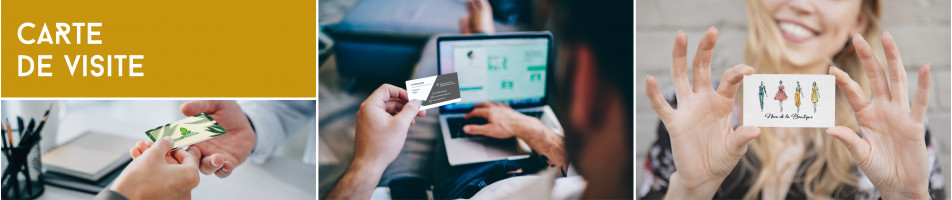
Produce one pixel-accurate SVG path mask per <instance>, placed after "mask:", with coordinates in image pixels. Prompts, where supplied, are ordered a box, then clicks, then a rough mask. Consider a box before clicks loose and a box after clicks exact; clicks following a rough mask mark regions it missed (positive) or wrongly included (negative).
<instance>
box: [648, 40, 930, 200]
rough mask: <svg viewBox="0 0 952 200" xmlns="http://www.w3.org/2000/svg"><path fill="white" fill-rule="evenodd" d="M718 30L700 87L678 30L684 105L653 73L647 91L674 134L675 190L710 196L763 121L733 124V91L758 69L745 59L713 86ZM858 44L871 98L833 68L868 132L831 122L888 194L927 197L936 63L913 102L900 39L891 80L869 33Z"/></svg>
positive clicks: (702, 63)
mask: <svg viewBox="0 0 952 200" xmlns="http://www.w3.org/2000/svg"><path fill="white" fill-rule="evenodd" d="M717 36H718V32H717V30H716V29H714V28H713V27H712V28H711V29H709V30H708V32H707V33H706V34H705V35H704V37H703V38H702V39H701V41H700V43H699V45H698V51H697V54H696V55H695V57H694V61H693V67H692V68H693V74H694V81H693V82H694V84H695V85H694V87H693V89H692V87H691V85H690V83H689V82H688V79H687V76H688V75H687V58H686V57H687V56H686V54H687V35H686V34H685V33H683V32H679V33H678V36H677V38H676V40H675V44H674V50H673V53H672V54H673V55H672V57H673V62H672V67H671V77H672V82H673V84H674V89H675V93H676V94H677V101H678V109H673V108H671V106H670V105H668V103H667V102H666V101H665V100H664V97H662V95H661V93H660V91H659V89H658V83H657V81H656V80H655V78H654V77H652V76H650V75H649V76H648V77H647V83H646V87H647V93H648V97H649V99H650V102H651V107H652V109H654V110H655V112H656V113H658V116H659V117H660V118H661V121H662V122H664V124H665V125H666V127H667V129H668V132H669V134H670V136H671V145H672V149H671V150H672V153H673V154H674V155H673V156H674V160H675V166H676V167H677V172H675V173H674V174H672V177H671V187H669V194H671V195H670V196H669V197H673V196H675V195H684V194H703V196H704V197H702V198H711V197H713V195H714V192H715V191H716V190H717V188H718V187H719V186H720V183H721V182H722V181H723V180H724V178H726V177H727V175H728V174H729V173H730V172H731V170H733V168H734V166H735V165H736V164H737V161H739V160H740V158H741V157H742V156H743V155H744V154H745V153H746V152H747V143H748V142H749V141H751V140H753V139H754V138H756V137H757V136H758V135H759V134H760V129H759V128H758V127H751V126H741V127H738V128H737V129H736V130H735V129H732V128H731V119H732V114H733V103H734V96H735V94H736V92H737V86H738V85H739V84H740V82H741V80H742V79H743V75H749V74H753V73H754V69H753V68H751V67H750V66H746V65H737V66H734V67H733V68H730V69H728V70H727V71H726V72H725V73H724V76H723V77H722V78H721V84H720V86H719V87H718V88H717V90H714V89H713V88H712V87H711V85H710V73H711V72H710V64H711V59H712V57H713V54H714V45H715V44H716V41H717ZM852 40H853V41H852V44H853V45H854V47H855V49H856V53H857V55H858V56H859V58H860V60H861V62H862V65H863V67H864V69H865V71H866V74H867V76H868V77H869V83H870V88H871V92H872V97H873V98H872V100H868V99H867V98H866V95H865V94H864V92H863V90H862V88H861V87H860V86H859V84H857V83H856V82H855V81H853V80H852V79H851V78H850V77H849V75H847V74H846V73H845V72H843V71H842V70H839V69H837V68H835V67H831V68H830V74H832V75H834V76H835V77H836V84H837V86H838V87H839V89H840V90H841V91H842V92H843V94H844V95H845V96H846V98H847V100H848V101H849V103H850V105H851V106H852V108H853V111H854V115H855V116H856V120H857V122H858V123H859V125H860V131H861V132H862V135H863V137H860V136H859V135H857V134H856V133H855V132H853V130H851V129H850V128H847V127H843V126H837V127H833V128H830V129H827V133H829V134H830V135H832V136H833V137H835V138H837V139H839V140H840V141H842V142H843V143H844V144H845V145H846V146H847V149H848V150H849V151H850V154H851V155H852V157H853V160H854V161H855V162H856V164H857V165H858V166H859V168H860V169H861V170H862V171H863V172H864V173H865V174H866V175H867V177H869V179H870V181H872V183H873V185H875V186H876V188H877V189H878V190H879V191H880V194H882V196H883V197H884V198H916V199H921V198H928V196H929V194H928V170H929V169H928V166H929V165H928V163H927V162H928V155H927V152H926V145H925V140H924V139H923V138H924V134H925V130H924V116H925V112H926V107H927V105H928V97H929V94H928V90H929V85H930V78H929V64H928V63H926V64H923V65H922V67H921V68H920V70H919V78H918V79H919V82H918V89H917V90H918V91H917V92H916V95H915V98H914V100H913V104H912V106H911V107H910V105H909V99H908V97H907V96H906V94H907V91H906V84H907V83H906V72H905V69H904V68H903V65H902V61H901V59H900V56H899V50H898V48H897V46H896V42H895V41H894V40H893V38H892V36H891V35H890V34H889V33H886V34H884V35H883V38H882V42H883V47H884V49H885V54H886V60H887V65H888V67H889V68H888V69H889V70H890V77H889V80H888V81H889V83H890V84H889V85H891V87H890V86H888V85H887V78H886V74H885V73H884V71H883V67H882V66H881V65H880V63H879V62H878V61H877V60H876V58H875V57H874V56H873V50H872V49H871V48H870V47H869V44H867V43H866V41H865V39H864V38H863V37H862V36H861V35H859V34H854V36H853V38H852Z"/></svg>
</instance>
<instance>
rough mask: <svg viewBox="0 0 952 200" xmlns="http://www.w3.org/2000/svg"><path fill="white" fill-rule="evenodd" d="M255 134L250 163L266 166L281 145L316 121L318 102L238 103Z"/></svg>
mask: <svg viewBox="0 0 952 200" xmlns="http://www.w3.org/2000/svg"><path fill="white" fill-rule="evenodd" d="M238 105H240V106H241V110H242V111H243V112H244V113H245V115H247V117H248V120H249V121H250V122H251V125H252V128H253V129H254V131H255V138H256V141H257V142H256V143H255V146H254V150H252V151H251V155H248V160H251V161H252V162H255V163H263V162H264V161H265V160H266V159H267V158H268V157H269V156H271V153H272V152H273V151H274V149H275V148H277V147H278V145H281V144H282V143H284V142H285V141H286V140H287V139H288V138H289V137H291V135H292V134H295V133H299V132H301V131H302V130H303V129H304V128H306V127H307V125H308V123H310V122H313V121H314V118H313V116H314V112H315V111H316V109H315V106H316V105H315V102H314V101H238Z"/></svg>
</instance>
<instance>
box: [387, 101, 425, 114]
mask: <svg viewBox="0 0 952 200" xmlns="http://www.w3.org/2000/svg"><path fill="white" fill-rule="evenodd" d="M406 102H407V101H403V100H398V99H391V100H389V101H387V104H386V110H387V113H390V115H396V114H397V113H399V112H400V111H401V110H403V106H404V104H406ZM416 116H417V117H423V116H426V110H420V111H419V112H417V115H416Z"/></svg>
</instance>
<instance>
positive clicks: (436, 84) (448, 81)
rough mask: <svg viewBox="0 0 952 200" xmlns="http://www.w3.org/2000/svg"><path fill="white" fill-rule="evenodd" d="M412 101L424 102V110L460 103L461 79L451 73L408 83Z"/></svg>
mask: <svg viewBox="0 0 952 200" xmlns="http://www.w3.org/2000/svg"><path fill="white" fill-rule="evenodd" d="M407 92H408V93H410V95H409V97H410V99H411V100H412V99H419V100H420V101H422V105H423V107H422V108H420V109H422V110H426V109H430V108H435V107H438V106H442V105H446V104H451V103H456V102H460V100H461V98H460V92H459V77H458V76H457V75H456V73H455V72H454V73H449V74H443V75H437V76H431V77H425V78H419V79H413V80H409V81H407Z"/></svg>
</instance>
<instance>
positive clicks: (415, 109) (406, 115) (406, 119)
mask: <svg viewBox="0 0 952 200" xmlns="http://www.w3.org/2000/svg"><path fill="white" fill-rule="evenodd" d="M420 107H421V105H420V100H417V99H414V100H410V102H408V103H407V104H405V105H403V109H401V111H400V113H397V115H395V116H394V117H395V118H396V120H398V121H399V123H400V124H410V122H411V121H413V118H414V117H415V116H417V114H418V113H419V112H420Z"/></svg>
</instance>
